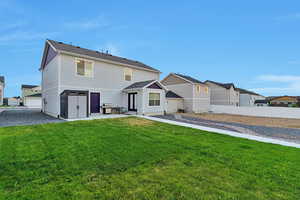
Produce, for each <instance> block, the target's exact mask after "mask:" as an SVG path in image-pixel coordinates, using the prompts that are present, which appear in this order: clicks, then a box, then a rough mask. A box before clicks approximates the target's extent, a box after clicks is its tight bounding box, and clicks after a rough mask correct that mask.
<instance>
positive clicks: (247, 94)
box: [237, 88, 265, 106]
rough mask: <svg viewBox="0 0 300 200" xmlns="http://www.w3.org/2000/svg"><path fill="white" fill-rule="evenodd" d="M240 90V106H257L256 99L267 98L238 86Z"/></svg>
mask: <svg viewBox="0 0 300 200" xmlns="http://www.w3.org/2000/svg"><path fill="white" fill-rule="evenodd" d="M237 90H238V91H239V92H240V106H255V101H256V100H265V97H264V96H262V95H260V94H257V93H255V92H252V91H249V90H245V89H242V88H237Z"/></svg>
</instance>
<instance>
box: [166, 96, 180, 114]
mask: <svg viewBox="0 0 300 200" xmlns="http://www.w3.org/2000/svg"><path fill="white" fill-rule="evenodd" d="M178 109H183V100H182V99H167V113H176V112H178Z"/></svg>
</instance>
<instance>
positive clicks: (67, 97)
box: [40, 40, 166, 118]
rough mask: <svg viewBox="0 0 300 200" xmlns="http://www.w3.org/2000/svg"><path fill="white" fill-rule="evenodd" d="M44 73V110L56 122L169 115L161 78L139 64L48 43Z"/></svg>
mask: <svg viewBox="0 0 300 200" xmlns="http://www.w3.org/2000/svg"><path fill="white" fill-rule="evenodd" d="M40 71H41V72H42V99H43V100H42V110H43V112H45V113H46V114H48V115H51V116H55V117H63V118H84V117H89V116H90V115H91V114H99V113H103V112H104V111H105V113H108V112H110V111H111V109H119V110H123V111H124V110H125V111H126V110H128V111H133V112H136V113H138V114H144V115H152V114H163V113H164V112H165V92H166V89H165V88H164V86H163V85H162V84H161V83H160V82H159V76H160V73H161V72H160V71H159V70H157V69H154V68H152V67H150V66H148V65H145V64H143V63H141V62H138V61H134V60H129V59H126V58H121V57H117V56H113V55H110V54H107V53H101V52H99V51H93V50H89V49H84V48H81V47H78V46H73V45H69V44H65V43H62V42H56V41H53V40H47V41H46V43H45V48H44V54H43V58H42V63H41V67H40Z"/></svg>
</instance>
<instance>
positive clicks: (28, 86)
mask: <svg viewBox="0 0 300 200" xmlns="http://www.w3.org/2000/svg"><path fill="white" fill-rule="evenodd" d="M35 87H38V85H22V86H21V88H22V89H23V88H26V89H32V88H35Z"/></svg>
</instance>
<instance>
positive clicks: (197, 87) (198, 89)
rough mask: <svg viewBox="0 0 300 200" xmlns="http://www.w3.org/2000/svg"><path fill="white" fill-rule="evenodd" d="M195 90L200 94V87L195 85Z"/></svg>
mask: <svg viewBox="0 0 300 200" xmlns="http://www.w3.org/2000/svg"><path fill="white" fill-rule="evenodd" d="M196 90H197V92H199V93H200V90H201V86H200V85H196Z"/></svg>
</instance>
